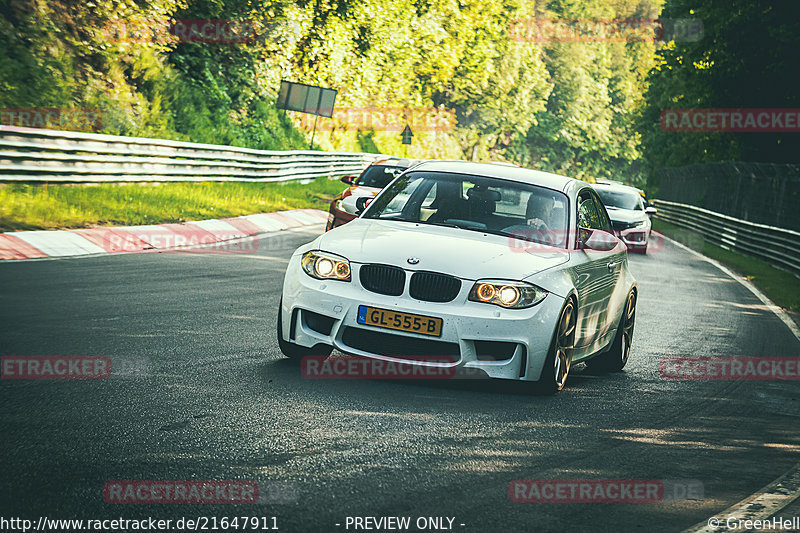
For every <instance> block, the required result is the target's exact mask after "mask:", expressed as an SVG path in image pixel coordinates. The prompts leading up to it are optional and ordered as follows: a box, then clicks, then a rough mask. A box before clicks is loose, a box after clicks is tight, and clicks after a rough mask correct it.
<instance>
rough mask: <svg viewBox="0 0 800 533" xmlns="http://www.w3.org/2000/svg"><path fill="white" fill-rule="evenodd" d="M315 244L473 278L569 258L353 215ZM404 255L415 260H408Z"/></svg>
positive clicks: (518, 272) (511, 242)
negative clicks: (352, 217) (354, 217)
mask: <svg viewBox="0 0 800 533" xmlns="http://www.w3.org/2000/svg"><path fill="white" fill-rule="evenodd" d="M316 244H317V247H318V248H319V249H320V250H325V251H327V252H332V253H336V254H339V255H342V256H344V257H346V258H347V259H349V260H350V261H352V262H354V263H382V264H389V265H396V266H399V267H401V268H406V269H408V270H430V271H434V272H443V273H446V274H451V275H453V276H456V277H459V278H462V279H468V280H476V279H481V278H500V279H514V280H521V279H524V278H526V277H528V276H530V275H531V274H535V273H537V272H540V271H542V270H546V269H548V268H552V267H554V266H557V265H560V264H561V263H564V262H566V261H567V260H569V254H568V253H567V251H566V250H559V249H557V248H550V247H545V246H542V245H534V246H529V247H526V246H524V244H529V243H521V244H520V242H519V241H517V240H515V239H510V238H508V237H501V236H498V235H487V234H484V233H480V232H477V231H470V230H464V229H458V228H447V227H441V226H430V225H425V224H414V223H411V222H392V221H386V220H370V219H364V218H358V219H356V220H353V221H352V222H350V223H348V224H345V225H343V226H340V227H338V228H336V229H334V230H331V231H329V232H327V233H325V234H323V235H322V236H320V237H319V239H318V241H317V243H316ZM409 258H415V259H417V260H419V262H418V263H417V264H410V263H409V262H408V259H409Z"/></svg>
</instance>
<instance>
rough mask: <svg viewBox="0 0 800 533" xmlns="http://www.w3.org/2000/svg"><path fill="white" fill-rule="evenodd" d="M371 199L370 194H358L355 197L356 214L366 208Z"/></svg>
mask: <svg viewBox="0 0 800 533" xmlns="http://www.w3.org/2000/svg"><path fill="white" fill-rule="evenodd" d="M371 201H372V197H370V196H359V197H358V198H356V214H357V215H360V214H361V213H362V212H363V211H364V209H366V208H367V206H368V205H369V203H370V202H371Z"/></svg>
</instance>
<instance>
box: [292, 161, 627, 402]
mask: <svg viewBox="0 0 800 533" xmlns="http://www.w3.org/2000/svg"><path fill="white" fill-rule="evenodd" d="M369 200H370V199H367V198H364V199H363V200H362V201H361V202H360V204H361V205H360V206H359V207H360V208H361V209H363V212H362V213H361V214H360V216H359V218H357V219H356V220H354V221H352V222H350V223H349V224H347V225H344V226H342V227H339V228H336V229H334V230H332V231H329V232H328V233H325V234H323V235H320V236H319V237H318V238H317V239H315V240H314V241H313V242H310V243H308V244H306V245H304V246H301V247H300V248H298V249H297V250H296V251H295V253H294V254H293V255H292V257H291V259H290V261H289V265H288V268H287V271H286V277H285V279H284V284H283V293H282V297H281V304H280V309H279V312H278V321H277V327H278V332H277V333H278V342H279V346H280V349H281V351H282V352H283V353H284V354H285V355H286V356H288V357H291V358H301V357H304V356H306V355H328V354H330V353H331V351H332V350H333V348H337V349H338V350H340V351H342V352H345V353H348V354H352V355H358V356H363V357H370V358H375V359H382V360H386V361H393V362H396V363H407V364H409V365H424V366H440V367H441V366H446V367H455V368H456V369H465V370H467V369H468V370H469V371H470V372H473V373H474V372H476V371H479V372H483V373H485V374H486V375H487V376H488V377H492V378H499V379H514V380H524V381H531V382H535V383H536V386H537V387H538V388H540V389H541V390H542V391H544V392H556V391H558V390H560V389H562V388H563V387H564V384H565V382H566V380H567V376H568V375H569V371H570V367H571V366H572V365H573V364H575V363H578V362H586V363H587V365H589V366H590V367H593V368H596V369H599V370H604V371H618V370H621V369H622V368H623V367H624V366H625V364H626V362H627V361H628V355H629V353H630V347H631V339H632V336H633V328H634V320H635V315H636V299H637V291H638V287H637V284H636V281H635V280H634V278H633V276H632V275H631V273H630V272H629V270H628V256H627V251H626V247H625V245H624V244H623V243H622V242H621V241H620V240H619V239H618V238H617V237H615V236H614V234H613V229H612V227H611V223H610V221H609V217H608V214H607V212H606V209H605V207H604V206H603V204H602V202H601V201H600V199H599V198H598V196H597V193H596V192H595V191H594V190H593V189H592V187H591V186H590V185H588V184H587V183H585V182H582V181H579V180H575V179H572V178H567V177H563V176H558V175H555V174H549V173H545V172H538V171H534V170H529V169H523V168H514V167H506V166H500V165H492V164H481V163H468V162H446V161H432V162H426V163H422V164H421V165H418V166H416V167H414V168H413V169H410V170H409V171H407V172H405V173H403V174H401V175H400V176H398V177H397V178H395V180H394V181H393V182H392V183H391V184H390V185H389V186H387V187H386V188H385V189H384V190H383V191H382V192H381V193H380V194H379V195H378V196H377V197H376V198H375V199H374V200H372V201H369ZM367 203H368V205H365V204H367Z"/></svg>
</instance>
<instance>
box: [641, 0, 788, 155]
mask: <svg viewBox="0 0 800 533" xmlns="http://www.w3.org/2000/svg"><path fill="white" fill-rule="evenodd" d="M663 16H664V17H671V18H693V19H697V20H701V21H702V22H703V26H704V35H703V38H702V39H699V40H696V41H683V42H673V43H670V44H669V45H668V46H665V47H663V48H662V49H660V50H659V51H658V62H657V66H656V68H655V69H654V70H653V71H652V74H651V76H650V78H649V80H648V81H649V89H648V91H647V93H646V107H645V110H644V113H643V116H642V122H641V131H642V135H643V138H642V140H643V142H642V146H643V152H644V155H645V158H644V160H645V162H646V167H647V170H648V171H650V170H654V169H657V168H662V167H675V166H682V165H688V164H693V163H700V162H711V161H724V160H734V161H753V162H776V163H789V162H793V163H794V162H797V161H798V154H800V137H798V134H797V133H796V132H788V133H787V132H783V133H780V132H741V133H731V132H699V131H693V132H675V131H665V130H664V128H662V127H661V126H660V124H659V116H660V114H661V112H662V110H665V109H676V108H677V109H690V108H701V109H732V108H733V109H738V108H745V109H765V108H772V109H781V108H798V107H800V105H798V103H800V94H798V92H797V91H796V90H794V85H795V84H796V80H797V66H798V64H800V33H798V32H797V27H796V26H797V20H798V16H800V4H798V3H797V2H796V1H793V0H777V1H774V2H752V1H750V0H724V1H723V0H670V1H669V2H668V3H667V5H666V6H665V8H664V12H663Z"/></svg>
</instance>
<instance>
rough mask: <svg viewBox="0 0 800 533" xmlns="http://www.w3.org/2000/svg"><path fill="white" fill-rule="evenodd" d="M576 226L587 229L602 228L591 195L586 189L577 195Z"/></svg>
mask: <svg viewBox="0 0 800 533" xmlns="http://www.w3.org/2000/svg"><path fill="white" fill-rule="evenodd" d="M578 226H581V227H584V228H589V229H600V230H601V229H603V225H602V223H601V222H600V217H599V216H598V214H597V208H596V207H595V205H594V199H593V198H592V195H591V194H590V193H589V192H588V191H587V192H584V193H581V195H580V196H579V197H578Z"/></svg>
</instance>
